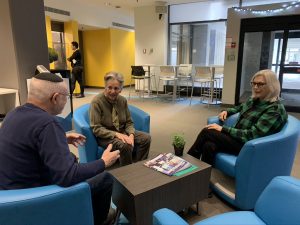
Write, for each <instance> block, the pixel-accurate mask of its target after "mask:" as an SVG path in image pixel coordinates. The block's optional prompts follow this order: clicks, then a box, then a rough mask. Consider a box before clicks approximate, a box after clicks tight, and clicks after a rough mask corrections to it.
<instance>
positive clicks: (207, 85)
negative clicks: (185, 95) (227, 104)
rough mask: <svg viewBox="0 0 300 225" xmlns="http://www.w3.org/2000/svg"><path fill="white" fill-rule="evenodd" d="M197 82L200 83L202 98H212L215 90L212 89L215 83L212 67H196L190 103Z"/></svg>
mask: <svg viewBox="0 0 300 225" xmlns="http://www.w3.org/2000/svg"><path fill="white" fill-rule="evenodd" d="M195 83H199V85H200V98H202V100H203V99H204V97H207V98H209V99H211V98H212V94H213V91H211V86H212V85H213V83H214V80H213V79H212V71H211V68H210V67H208V66H196V67H195V74H194V76H193V78H192V91H191V99H190V105H191V103H192V99H193V94H194V88H195Z"/></svg>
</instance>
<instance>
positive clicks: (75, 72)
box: [71, 66, 84, 95]
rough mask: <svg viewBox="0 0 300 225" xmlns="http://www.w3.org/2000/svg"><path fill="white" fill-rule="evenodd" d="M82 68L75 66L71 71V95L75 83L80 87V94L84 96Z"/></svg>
mask: <svg viewBox="0 0 300 225" xmlns="http://www.w3.org/2000/svg"><path fill="white" fill-rule="evenodd" d="M82 72H83V68H82V67H81V66H76V67H74V68H73V69H72V80H71V85H72V87H71V93H72V94H73V92H74V90H75V85H76V81H77V82H78V84H79V86H80V94H81V95H83V94H84V86H83V78H82Z"/></svg>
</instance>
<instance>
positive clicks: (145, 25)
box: [134, 6, 168, 90]
mask: <svg viewBox="0 0 300 225" xmlns="http://www.w3.org/2000/svg"><path fill="white" fill-rule="evenodd" d="M134 20H135V64H136V65H145V64H154V65H165V64H167V53H168V50H167V49H168V32H167V30H168V16H167V14H165V15H163V16H162V18H161V20H159V18H158V14H157V13H156V12H155V6H144V7H138V8H135V10H134ZM144 49H146V53H144V52H143V50H144ZM151 70H152V71H151V72H154V73H155V74H156V75H158V74H159V67H151ZM157 78H158V76H156V79H157ZM160 86H161V87H159V90H162V85H160Z"/></svg>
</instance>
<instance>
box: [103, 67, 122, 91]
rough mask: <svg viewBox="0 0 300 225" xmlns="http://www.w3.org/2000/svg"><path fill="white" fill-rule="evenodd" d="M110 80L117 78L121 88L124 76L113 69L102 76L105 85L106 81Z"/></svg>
mask: <svg viewBox="0 0 300 225" xmlns="http://www.w3.org/2000/svg"><path fill="white" fill-rule="evenodd" d="M110 80H117V81H118V82H119V83H120V86H121V88H123V84H124V78H123V75H122V74H121V73H118V72H114V71H110V72H108V73H106V74H105V76H104V82H105V86H106V84H107V82H108V81H110Z"/></svg>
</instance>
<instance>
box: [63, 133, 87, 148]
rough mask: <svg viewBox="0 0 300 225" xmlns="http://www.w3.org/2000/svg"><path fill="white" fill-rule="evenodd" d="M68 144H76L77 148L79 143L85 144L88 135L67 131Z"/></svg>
mask: <svg viewBox="0 0 300 225" xmlns="http://www.w3.org/2000/svg"><path fill="white" fill-rule="evenodd" d="M66 138H67V142H68V144H72V145H74V146H75V147H76V148H77V147H78V145H84V143H85V139H86V137H85V136H83V135H82V134H77V133H66Z"/></svg>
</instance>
